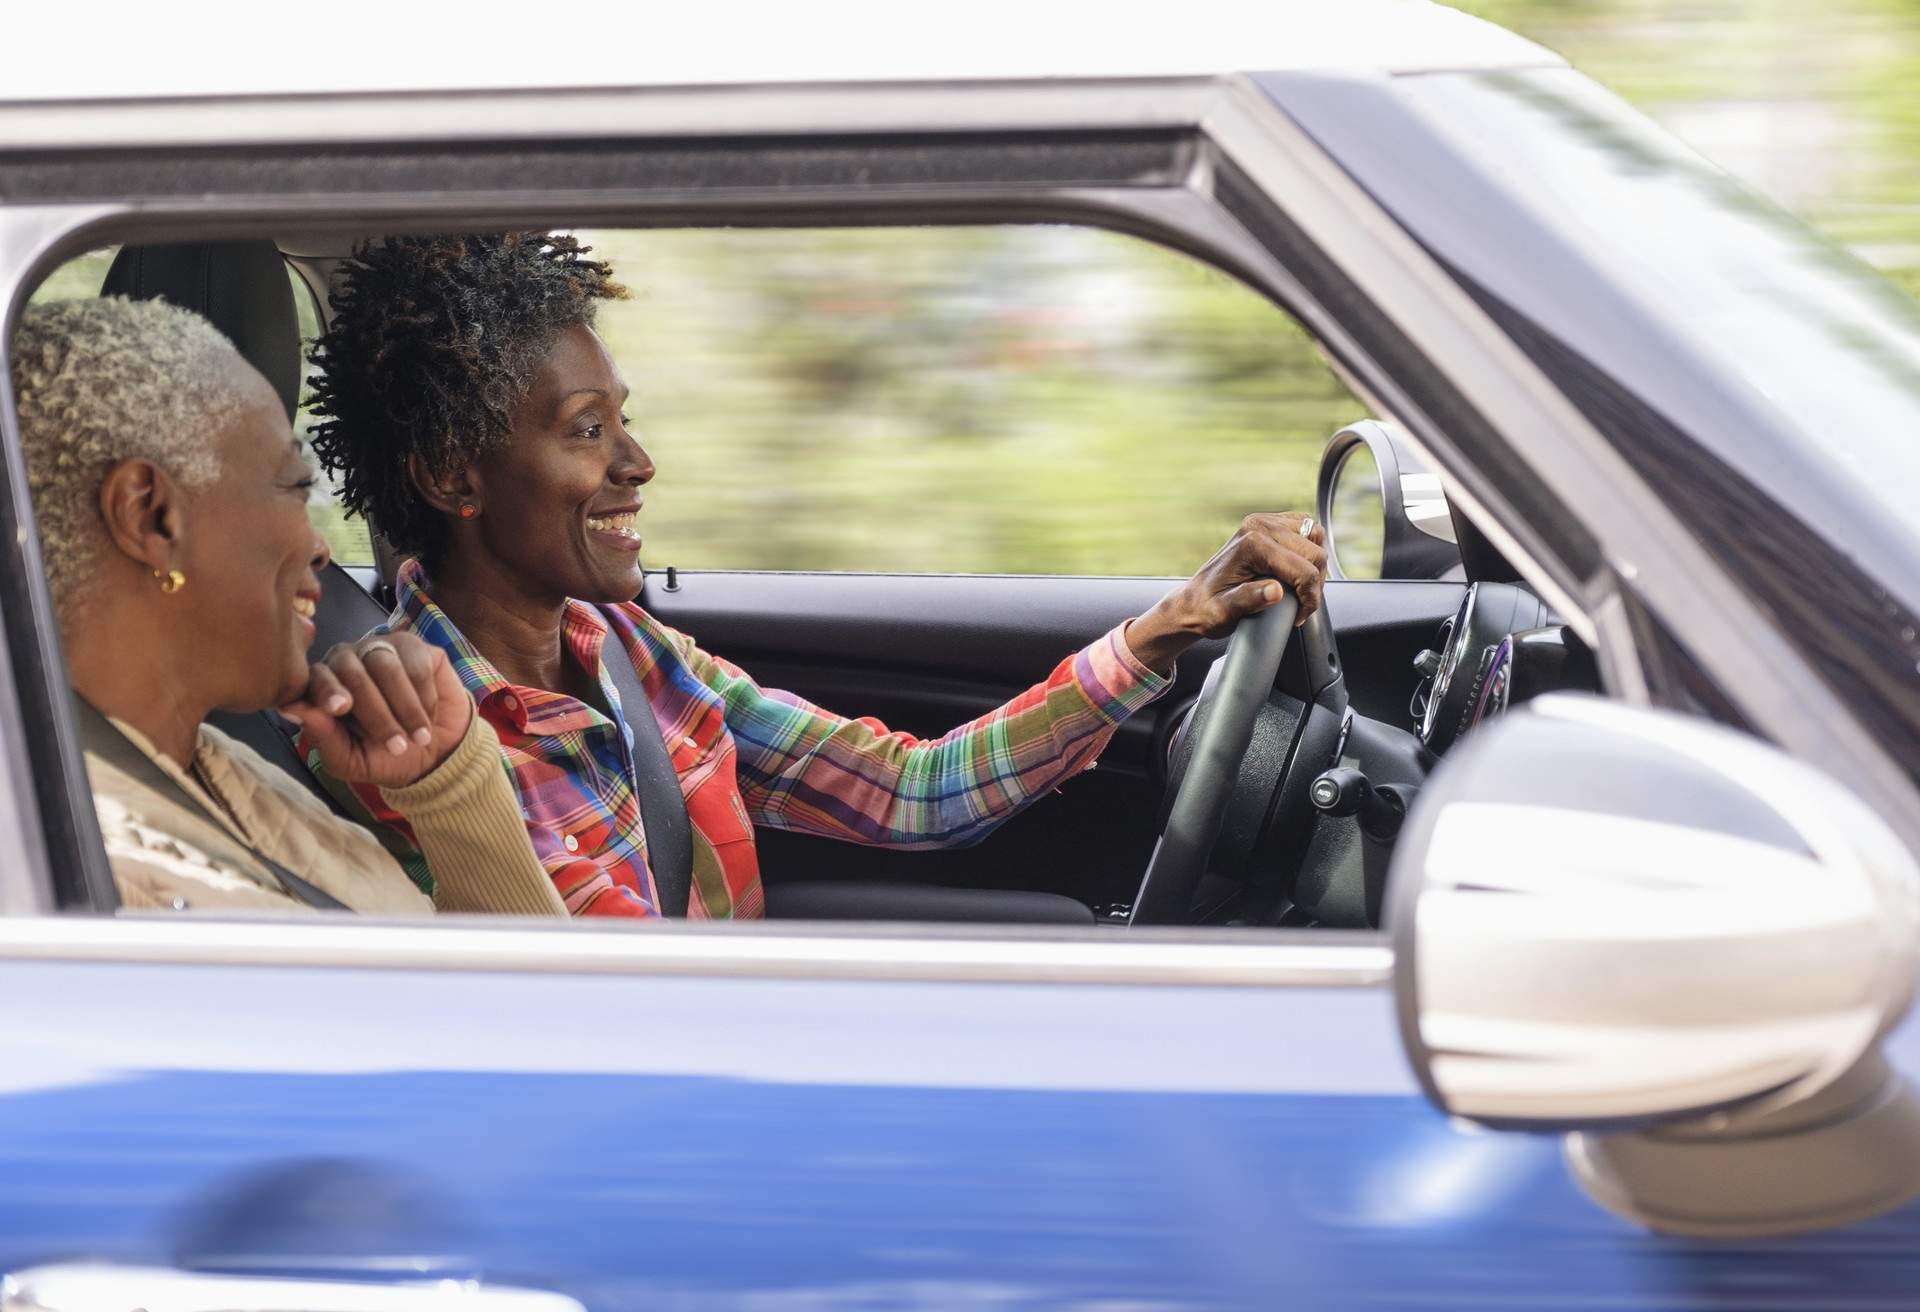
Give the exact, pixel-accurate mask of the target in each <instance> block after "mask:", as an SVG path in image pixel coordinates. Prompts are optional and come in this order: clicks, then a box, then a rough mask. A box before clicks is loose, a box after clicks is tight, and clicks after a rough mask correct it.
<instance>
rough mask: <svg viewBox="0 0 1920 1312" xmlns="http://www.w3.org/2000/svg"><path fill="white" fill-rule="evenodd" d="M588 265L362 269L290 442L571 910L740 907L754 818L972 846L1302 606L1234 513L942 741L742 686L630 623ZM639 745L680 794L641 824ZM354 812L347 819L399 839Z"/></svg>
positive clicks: (1316, 547)
mask: <svg viewBox="0 0 1920 1312" xmlns="http://www.w3.org/2000/svg"><path fill="white" fill-rule="evenodd" d="M588 255H589V252H588V250H587V249H586V248H584V247H582V246H581V245H580V244H579V243H578V242H577V241H575V240H574V239H572V238H570V237H567V236H562V235H549V234H544V233H537V232H521V233H507V234H501V235H492V236H450V237H426V238H399V239H388V240H385V241H382V242H379V243H378V244H374V245H371V246H369V247H366V248H363V249H362V250H361V251H360V252H358V254H357V256H356V258H355V259H353V260H352V261H350V262H349V263H348V264H347V265H346V267H345V269H344V274H343V281H342V282H341V283H340V284H339V286H338V289H337V291H336V293H335V295H334V298H333V319H332V322H331V324H330V327H329V330H328V332H327V333H326V334H325V336H324V337H323V338H322V339H321V341H320V343H319V345H318V348H317V350H316V353H315V356H314V360H315V363H316V364H317V365H318V366H319V367H320V368H321V369H322V371H323V373H322V375H321V376H320V377H319V378H318V379H317V380H316V387H317V391H316V396H315V405H314V408H315V412H316V413H317V414H318V415H319V416H321V418H322V422H321V423H320V424H319V425H318V426H317V428H316V429H315V431H314V434H313V439H312V440H313V446H314V449H315V451H316V453H317V454H318V456H319V459H320V461H321V463H322V464H323V465H325V466H326V467H327V468H328V469H330V470H332V471H334V472H336V473H337V474H338V475H339V476H340V478H341V486H342V488H343V498H342V499H343V501H344V503H345V505H346V506H347V508H348V509H349V511H350V512H352V513H354V514H357V515H360V516H363V517H365V518H367V519H368V520H370V521H371V523H372V526H373V528H374V529H375V530H377V531H378V532H379V533H380V534H381V535H382V536H383V537H384V538H385V539H386V541H387V542H388V543H390V544H391V545H392V546H393V547H394V548H395V549H396V550H397V551H398V552H399V553H400V554H401V555H403V556H405V557H406V558H407V559H406V561H405V563H404V565H403V566H402V567H401V569H400V570H399V574H398V581H397V593H398V605H397V608H396V609H395V611H394V613H393V616H392V619H391V622H390V625H389V626H388V628H387V630H386V631H387V632H388V633H390V634H415V635H418V636H419V637H421V638H423V639H425V640H426V641H427V642H428V643H430V644H432V645H433V646H434V647H435V648H437V649H438V650H439V651H441V652H443V653H444V654H445V655H446V656H447V657H448V658H449V659H450V660H451V662H452V665H453V668H454V670H455V671H456V672H457V673H458V674H459V677H460V679H461V681H462V682H463V683H464V684H465V686H466V688H467V689H468V691H470V692H471V693H472V694H473V696H474V698H475V699H476V700H477V701H478V703H479V706H480V714H481V717H482V718H483V719H485V720H486V721H487V722H488V723H490V724H491V725H492V726H493V728H494V730H495V731H496V733H497V734H498V735H499V739H500V749H501V760H502V762H503V763H504V765H505V767H506V771H507V773H508V774H510V775H511V777H512V779H513V784H514V787H515V789H516V790H517V792H518V794H519V798H520V805H521V809H522V811H523V813H524V815H525V818H526V824H527V831H528V833H529V835H530V837H531V839H532V843H533V847H534V850H535V851H536V852H537V853H538V854H539V858H540V861H541V863H542V865H543V866H544V867H545V869H546V870H547V872H548V873H549V875H550V876H551V877H552V879H553V883H554V886H555V888H556V889H557V890H558V892H559V893H560V895H561V897H562V898H564V900H565V902H566V905H567V907H568V909H569V910H570V911H572V912H573V913H574V914H576V915H615V916H647V915H653V914H659V913H662V912H664V913H667V914H675V915H679V914H685V915H689V916H694V917H729V916H742V917H746V916H757V915H760V914H761V912H762V905H763V903H762V893H761V884H760V870H759V864H758V860H757V856H756V851H755V846H754V834H753V827H754V826H755V825H756V824H760V825H769V826H773V827H776V828H781V829H790V830H797V831H801V832H805V833H809V834H816V835H824V836H827V837H832V838H838V839H844V840H847V841H851V842H856V843H867V844H877V845H883V846H888V847H896V848H916V849H917V848H936V847H952V846H961V845H964V844H968V843H972V842H975V841H977V840H979V839H981V838H983V837H984V836H985V835H986V834H987V833H988V832H989V831H991V830H992V829H993V828H994V827H995V826H996V825H999V824H1000V823H1002V822H1003V821H1005V820H1006V819H1007V818H1008V817H1009V816H1011V815H1013V814H1015V813H1016V812H1018V811H1019V810H1020V809H1021V808H1022V807H1024V806H1026V805H1028V804H1029V803H1030V802H1032V801H1034V800H1035V799H1036V798H1039V797H1043V796H1045V795H1046V793H1047V792H1048V791H1050V790H1051V789H1052V788H1053V787H1054V786H1055V785H1057V784H1059V783H1060V782H1061V781H1062V780H1064V779H1066V778H1067V777H1068V776H1070V775H1073V774H1074V773H1076V772H1078V771H1081V770H1084V769H1086V768H1087V767H1088V766H1090V765H1092V764H1093V762H1094V760H1095V758H1096V757H1098V756H1099V754H1100V751H1101V749H1102V748H1103V747H1105V746H1106V744H1107V741H1108V739H1109V738H1110V737H1111V736H1112V734H1113V731H1114V729H1115V727H1116V726H1117V725H1118V724H1119V723H1120V722H1121V721H1122V720H1123V719H1125V718H1126V717H1127V716H1128V715H1130V714H1132V713H1133V712H1135V711H1137V710H1138V709H1139V708H1140V707H1142V706H1144V705H1146V704H1147V703H1148V702H1150V701H1152V700H1153V699H1154V698H1155V697H1157V696H1158V695H1159V694H1160V693H1161V691H1162V690H1164V689H1165V687H1166V686H1167V681H1168V673H1169V671H1170V670H1171V668H1172V666H1173V663H1174V660H1175V658H1176V657H1177V656H1178V655H1179V654H1180V653H1181V652H1182V651H1183V650H1184V649H1185V648H1186V647H1187V646H1189V645H1190V644H1191V643H1193V642H1195V641H1197V640H1198V639H1200V638H1201V637H1208V636H1218V635H1221V634H1224V633H1225V632H1227V631H1228V630H1229V629H1231V627H1232V626H1233V624H1234V622H1235V621H1236V620H1238V619H1239V618H1240V617H1241V616H1243V615H1247V614H1251V613H1253V612H1255V611H1258V610H1261V609H1263V608H1265V607H1266V606H1268V605H1271V604H1272V603H1273V602H1274V601H1276V600H1278V599H1279V597H1280V595H1281V585H1282V584H1284V585H1286V586H1288V587H1291V588H1293V589H1295V590H1297V591H1298V593H1299V595H1300V597H1301V609H1302V612H1303V613H1307V612H1311V610H1312V609H1313V608H1314V607H1315V606H1316V605H1317V604H1318V602H1319V597H1320V588H1321V568H1322V565H1323V562H1324V560H1325V553H1324V551H1323V549H1322V546H1321V542H1322V535H1321V533H1320V531H1319V530H1318V529H1316V528H1312V526H1311V522H1310V521H1307V520H1305V519H1304V518H1303V517H1301V516H1298V515H1270V516H1255V517H1251V518H1250V519H1249V520H1248V521H1247V523H1246V524H1245V525H1244V526H1243V527H1242V528H1241V530H1240V531H1239V532H1237V533H1235V534H1234V536H1233V538H1232V539H1231V540H1230V541H1229V542H1228V543H1227V544H1226V545H1225V546H1224V547H1223V548H1222V549H1221V550H1220V552H1219V553H1218V554H1217V555H1215V556H1214V558H1213V559H1212V560H1210V561H1208V562H1207V563H1206V564H1205V565H1204V566H1202V567H1201V569H1200V571H1199V572H1198V573H1197V574H1195V575H1194V576H1193V578H1192V579H1191V580H1190V581H1188V582H1187V583H1186V584H1184V585H1182V586H1181V587H1180V588H1178V589H1176V590H1175V591H1174V592H1172V593H1170V594H1169V595H1168V596H1167V597H1166V599H1164V600H1163V601H1161V602H1160V603H1159V604H1158V605H1156V606H1154V607H1153V608H1152V609H1151V610H1149V611H1148V612H1147V613H1146V614H1144V615H1142V616H1140V617H1138V618H1136V619H1133V620H1131V621H1128V622H1126V623H1123V624H1120V625H1118V626H1116V627H1115V628H1114V629H1113V630H1112V631H1111V632H1109V633H1106V634H1103V635H1102V636H1101V637H1100V638H1098V639H1097V640H1096V641H1094V642H1093V643H1092V644H1091V645H1090V646H1088V647H1086V648H1085V649H1084V650H1081V651H1079V652H1076V653H1074V654H1072V655H1069V656H1067V657H1066V659H1064V660H1062V661H1061V662H1060V664H1059V665H1058V666H1057V667H1056V668H1055V669H1054V670H1053V672H1052V673H1051V674H1049V675H1048V676H1047V677H1046V678H1045V679H1044V680H1042V681H1041V682H1040V683H1039V684H1037V685H1035V686H1034V687H1032V688H1030V689H1028V690H1027V691H1025V692H1023V693H1021V694H1020V695H1019V696H1017V697H1015V698H1014V699H1013V700H1012V701H1010V702H1008V703H1007V704H1006V705H1004V706H1001V707H999V708H998V709H996V710H994V711H991V712H989V713H988V714H986V715H984V716H982V717H980V718H979V719H977V720H974V721H972V722H971V723H968V724H963V725H961V726H959V727H958V728H956V729H953V730H952V731H951V732H949V733H947V734H945V735H943V736H941V737H939V738H936V739H931V740H926V741H922V740H919V739H916V738H913V737H911V736H909V735H907V734H904V733H895V732H891V731H889V730H888V729H887V728H886V727H885V726H884V725H882V724H880V723H879V722H878V721H876V720H873V719H855V718H849V717H847V716H843V715H839V714H835V713H834V712H831V711H828V710H825V709H823V708H821V707H818V706H815V705H812V704H810V703H808V702H806V701H804V700H803V699H801V698H799V697H796V696H794V695H793V694H791V693H785V692H779V691H774V690H771V689H765V688H762V687H761V686H760V685H759V684H758V683H756V682H755V681H754V680H753V678H752V677H751V676H750V675H749V674H748V673H747V672H746V671H745V670H742V669H741V668H739V667H738V666H736V665H733V664H731V663H730V662H728V661H727V660H725V659H723V658H722V657H720V656H717V655H714V654H711V653H709V652H707V651H704V650H702V649H701V648H700V647H699V646H698V645H697V643H696V642H695V640H694V639H693V638H692V637H691V636H689V635H687V634H684V633H680V632H677V631H675V630H674V629H672V628H669V627H668V626H666V625H664V624H662V623H660V622H659V621H658V620H656V619H655V618H653V617H652V616H651V615H649V614H648V613H647V612H646V611H645V610H643V609H641V608H640V607H639V606H638V605H635V604H634V601H633V598H634V597H635V596H636V594H638V593H639V591H640V587H641V569H640V546H641V535H640V512H641V506H642V498H643V495H644V491H645V488H646V486H647V484H648V483H649V482H650V481H651V480H652V478H653V476H654V463H653V459H652V457H651V456H649V454H648V453H647V451H646V449H645V447H643V446H642V445H641V443H640V441H639V438H638V436H637V435H636V429H637V425H636V424H635V421H634V419H633V418H632V417H631V414H632V411H633V410H634V409H636V408H640V406H639V405H636V402H635V399H634V398H631V397H630V396H629V394H628V387H627V384H626V382H625V380H624V379H623V378H622V376H621V372H620V369H619V368H618V366H617V365H616V364H615V362H614V360H613V358H612V356H611V355H610V354H609V353H608V351H607V347H606V344H605V342H603V341H602V340H601V338H600V337H599V335H598V334H597V333H596V332H595V331H594V317H595V311H596V309H597V307H598V306H599V305H600V304H601V303H602V302H604V301H607V300H610V299H617V298H620V297H622V296H624V295H625V294H626V293H625V291H624V289H623V288H622V287H621V285H620V284H619V283H618V282H616V281H615V280H614V277H613V272H612V270H611V269H610V268H609V267H608V266H607V265H606V264H604V263H601V262H599V261H596V260H593V259H590V258H588ZM623 666H624V668H622V667H623ZM623 684H624V685H626V686H625V687H624V688H623V687H622V685H623ZM641 699H644V701H645V703H646V704H645V705H644V706H641V705H636V704H635V703H636V702H637V701H639V700H641ZM635 730H637V732H636V731H635ZM650 735H651V736H653V737H654V738H656V739H657V740H658V741H659V742H660V743H662V744H663V745H664V750H665V752H666V753H667V754H668V755H669V756H670V758H671V770H672V777H671V778H670V780H669V786H672V784H673V782H674V781H675V780H677V791H678V793H679V798H672V797H669V805H668V806H665V807H658V806H656V811H655V814H653V815H647V814H644V812H645V811H646V809H647V808H646V807H644V806H643V805H642V800H641V799H642V793H643V791H644V790H645V780H646V767H645V764H644V753H645V750H646V749H648V748H649V747H651V746H652V744H650V743H649V742H648V738H649V736H650ZM370 791H371V790H368V789H365V788H364V787H362V788H361V789H360V792H361V793H362V795H363V800H364V801H366V802H367V804H368V806H369V808H370V809H371V810H373V811H374V813H375V814H376V815H377V816H379V818H380V819H382V820H383V821H385V822H386V823H388V824H390V825H392V826H393V827H394V828H395V829H396V830H397V831H398V832H399V833H400V834H401V835H403V836H404V837H407V838H409V839H412V840H417V839H418V837H419V835H418V834H417V833H416V832H414V826H413V825H412V823H411V820H410V818H409V817H406V816H404V815H401V814H398V813H397V811H396V809H395V808H393V807H391V806H383V805H382V804H381V802H380V800H379V799H378V798H375V797H372V796H369V795H367V794H369V793H370ZM681 798H683V799H684V807H685V817H686V819H687V821H689V822H690V830H691V832H690V835H689V836H688V842H687V844H686V847H687V855H686V857H685V860H684V865H685V867H686V869H685V870H684V871H676V872H675V874H674V875H673V877H672V878H670V879H662V878H661V877H660V876H661V871H658V870H656V869H655V868H654V866H655V863H654V862H653V861H651V860H650V847H651V846H658V845H659V838H658V835H657V834H656V832H655V831H656V830H657V829H659V828H660V827H661V824H660V821H661V819H662V817H661V816H660V814H659V813H660V811H663V810H675V809H677V806H675V805H674V803H677V802H678V801H679V800H680V799H681ZM682 879H684V881H685V882H681V881H682Z"/></svg>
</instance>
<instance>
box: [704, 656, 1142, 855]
mask: <svg viewBox="0 0 1920 1312" xmlns="http://www.w3.org/2000/svg"><path fill="white" fill-rule="evenodd" d="M1125 634H1126V625H1124V624H1122V625H1120V626H1118V627H1116V628H1114V629H1113V630H1112V631H1111V632H1109V633H1108V634H1106V635H1105V636H1104V637H1102V638H1101V639H1100V640H1099V641H1097V642H1095V643H1094V644H1093V645H1091V646H1089V647H1087V648H1085V649H1084V650H1082V651H1080V652H1077V653H1075V654H1074V655H1072V656H1069V657H1067V658H1066V659H1065V660H1063V661H1061V662H1060V664H1059V665H1058V666H1056V667H1055V668H1054V671H1053V673H1052V674H1050V675H1048V676H1047V677H1046V679H1045V680H1043V681H1042V682H1040V683H1038V684H1035V685H1034V686H1033V687H1031V688H1029V689H1027V691H1025V692H1023V693H1021V694H1020V695H1019V696H1018V697H1015V698H1014V699H1013V700H1012V701H1010V702H1008V703H1007V704H1006V705H1004V706H1001V707H999V708H998V709H996V710H993V711H990V712H988V713H987V714H985V715H983V716H981V717H980V718H979V719H977V720H974V721H972V722H971V723H969V724H963V725H961V726H960V727H959V728H957V729H954V730H952V731H951V732H949V733H947V734H945V735H943V736H941V737H940V738H937V739H932V740H926V741H923V740H921V739H918V738H915V737H913V736H912V735H910V734H906V733H895V732H893V731H891V730H889V729H888V728H887V727H886V726H885V725H884V724H882V723H880V722H879V721H878V720H875V719H871V718H865V719H855V720H850V719H847V718H845V717H844V716H839V715H835V714H834V713H833V712H831V711H827V710H823V709H821V708H820V707H818V706H815V705H813V704H812V703H810V702H807V701H804V700H802V699H801V698H799V697H795V696H794V695H793V694H791V693H786V692H778V691H772V690H768V689H763V688H761V687H760V686H759V685H758V684H757V683H755V682H754V681H753V680H752V679H751V678H750V677H748V675H747V674H746V673H745V671H743V670H741V669H740V668H739V667H737V666H735V665H732V664H730V663H729V662H727V661H724V660H722V659H720V658H719V657H717V656H712V655H709V654H707V653H706V652H703V651H701V650H700V649H699V648H698V647H696V646H694V645H693V642H692V640H691V639H688V638H686V637H685V635H683V634H682V635H675V636H676V637H677V638H678V639H679V644H678V645H679V646H680V655H681V658H682V659H683V660H684V661H685V663H686V665H687V667H688V669H689V670H690V671H691V672H692V673H693V674H694V675H695V676H696V677H697V678H699V679H700V680H701V682H703V683H704V684H706V686H707V687H709V688H711V689H712V690H713V691H714V692H715V693H716V694H718V695H719V697H720V698H721V701H722V702H723V703H724V705H725V709H726V721H727V727H728V729H729V730H731V731H732V733H733V735H734V738H735V740H736V742H737V743H738V744H739V753H740V755H739V762H740V764H739V772H740V785H741V796H742V797H743V799H744V800H745V802H746V805H747V809H748V811H749V813H750V814H751V815H752V817H753V819H754V820H755V821H757V822H759V823H761V824H766V825H771V826H773V827H774V828H777V829H790V830H796V831H798V832H801V833H808V834H818V835H822V836H824V837H828V838H838V839H843V840H847V841H851V842H856V843H868V844H873V845H877V846H884V847H900V848H933V847H965V846H967V845H968V844H971V843H976V842H978V841H980V840H981V839H982V838H984V837H986V835H987V834H988V833H989V832H991V831H992V829H993V828H994V827H995V826H996V825H998V824H1000V823H1001V822H1002V821H1004V820H1006V819H1007V818H1008V817H1009V816H1012V815H1013V814H1014V813H1015V812H1017V811H1019V810H1020V809H1021V808H1022V807H1024V806H1026V805H1027V804H1028V803H1029V802H1031V801H1033V800H1034V799H1035V798H1037V797H1040V796H1042V795H1044V794H1045V793H1047V792H1048V791H1049V790H1050V789H1052V788H1053V787H1054V786H1055V785H1056V784H1058V783H1060V782H1061V781H1062V780H1064V779H1066V778H1068V777H1069V776H1071V775H1073V774H1076V773H1078V772H1079V771H1081V770H1084V769H1086V768H1087V767H1088V766H1089V765H1091V764H1092V763H1093V761H1094V758H1096V757H1097V756H1099V755H1100V752H1101V750H1102V749H1103V748H1104V747H1105V746H1106V745H1107V740H1108V739H1109V738H1111V737H1112V736H1113V731H1114V729H1115V727H1116V726H1118V725H1119V723H1120V722H1121V721H1122V720H1123V719H1125V718H1126V717H1127V716H1128V715H1130V714H1132V713H1133V712H1134V711H1136V710H1138V709H1140V708H1141V707H1142V706H1145V705H1146V704H1147V703H1149V702H1151V701H1152V700H1153V699H1154V698H1156V697H1158V696H1159V695H1160V694H1161V693H1162V692H1163V691H1165V690H1166V687H1167V684H1168V679H1167V678H1166V677H1165V676H1163V675H1159V674H1156V673H1154V672H1153V671H1152V670H1149V669H1148V668H1147V667H1146V666H1144V665H1142V664H1141V663H1140V661H1139V660H1138V659H1137V658H1136V657H1135V656H1134V654H1133V652H1132V651H1131V650H1130V649H1129V648H1128V646H1127V642H1126V637H1125Z"/></svg>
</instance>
